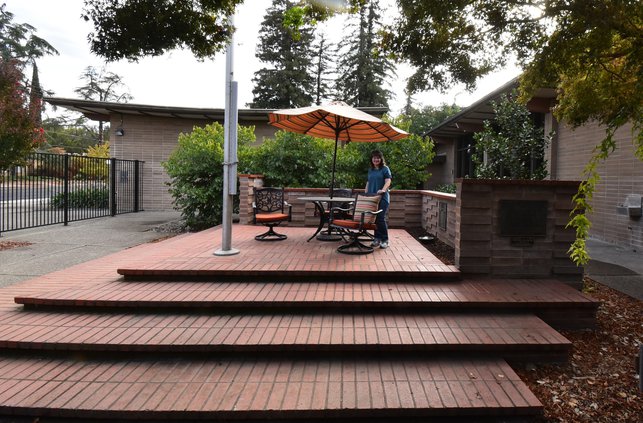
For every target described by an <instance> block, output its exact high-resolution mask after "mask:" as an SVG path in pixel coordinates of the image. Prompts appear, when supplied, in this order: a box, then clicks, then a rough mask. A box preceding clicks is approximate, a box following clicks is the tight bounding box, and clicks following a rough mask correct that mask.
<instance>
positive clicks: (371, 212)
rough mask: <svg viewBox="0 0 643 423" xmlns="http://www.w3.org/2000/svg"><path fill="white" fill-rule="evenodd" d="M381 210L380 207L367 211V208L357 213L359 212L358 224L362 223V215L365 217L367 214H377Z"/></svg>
mask: <svg viewBox="0 0 643 423" xmlns="http://www.w3.org/2000/svg"><path fill="white" fill-rule="evenodd" d="M381 212H382V209H379V210H378V211H374V212H373V211H368V210H365V211H361V212H359V214H360V219H359V224H360V226H361V225H364V217H366V215H367V214H372V215H377V214H380V213H381Z"/></svg>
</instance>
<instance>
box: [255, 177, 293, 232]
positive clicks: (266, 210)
mask: <svg viewBox="0 0 643 423" xmlns="http://www.w3.org/2000/svg"><path fill="white" fill-rule="evenodd" d="M252 214H253V223H254V224H255V225H256V224H262V225H264V226H268V231H267V232H264V233H262V234H260V235H257V236H255V239H256V240H257V241H282V240H284V239H286V238H288V237H287V236H286V235H284V234H279V233H277V232H275V231H274V227H275V226H278V225H279V224H280V223H281V222H285V221H288V222H290V221H291V220H292V206H291V205H290V204H288V203H287V202H286V201H285V196H284V189H283V188H255V189H254V201H253V202H252Z"/></svg>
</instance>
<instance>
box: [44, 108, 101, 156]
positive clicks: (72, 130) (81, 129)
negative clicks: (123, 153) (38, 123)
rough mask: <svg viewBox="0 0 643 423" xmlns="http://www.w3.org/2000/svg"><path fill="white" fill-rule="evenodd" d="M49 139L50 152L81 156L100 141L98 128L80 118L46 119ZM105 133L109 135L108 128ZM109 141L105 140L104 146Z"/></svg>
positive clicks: (82, 117)
mask: <svg viewBox="0 0 643 423" xmlns="http://www.w3.org/2000/svg"><path fill="white" fill-rule="evenodd" d="M42 127H43V129H44V131H45V137H46V139H47V145H48V147H49V148H48V151H51V149H57V150H58V149H62V151H64V152H69V153H76V154H81V153H85V152H87V151H88V148H89V147H91V146H93V145H94V144H96V140H98V138H99V137H98V128H97V127H96V126H92V125H88V124H87V118H86V117H85V116H83V115H79V116H73V117H72V116H69V115H67V116H65V115H63V116H57V117H50V118H47V119H45V120H44V121H43V122H42ZM104 129H105V131H104V132H105V133H108V130H107V129H106V128H104ZM107 143H108V140H107V139H104V140H103V144H104V145H105V144H107Z"/></svg>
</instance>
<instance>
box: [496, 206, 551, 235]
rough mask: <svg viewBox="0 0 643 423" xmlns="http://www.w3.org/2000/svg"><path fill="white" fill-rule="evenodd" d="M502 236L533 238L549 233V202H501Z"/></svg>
mask: <svg viewBox="0 0 643 423" xmlns="http://www.w3.org/2000/svg"><path fill="white" fill-rule="evenodd" d="M499 211H500V213H499V219H500V236H511V237H531V236H545V234H546V233H547V201H531V200H500V210H499Z"/></svg>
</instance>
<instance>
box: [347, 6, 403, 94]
mask: <svg viewBox="0 0 643 423" xmlns="http://www.w3.org/2000/svg"><path fill="white" fill-rule="evenodd" d="M380 27H381V23H380V8H379V3H378V0H368V1H362V2H361V4H360V7H359V10H358V14H357V17H356V18H355V19H354V21H353V23H352V24H351V25H350V26H349V29H352V30H353V31H354V33H353V35H352V36H351V37H350V38H349V40H348V42H347V43H346V44H345V46H344V48H342V49H341V50H340V55H339V57H340V60H339V63H338V72H337V73H338V75H339V77H338V78H337V81H336V85H337V88H336V91H337V93H338V96H339V97H340V99H341V100H343V101H345V102H346V103H348V104H350V105H352V106H355V107H365V106H388V99H389V97H390V96H391V92H390V91H389V90H387V89H386V88H384V85H385V84H386V79H387V77H388V73H390V72H392V71H393V65H392V63H391V61H390V60H389V59H388V58H387V57H386V56H385V55H383V54H381V52H379V51H378V50H377V45H378V44H377V43H378V41H379V39H380V38H381V36H380V33H379V31H378V30H379V28H380Z"/></svg>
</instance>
